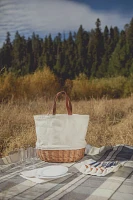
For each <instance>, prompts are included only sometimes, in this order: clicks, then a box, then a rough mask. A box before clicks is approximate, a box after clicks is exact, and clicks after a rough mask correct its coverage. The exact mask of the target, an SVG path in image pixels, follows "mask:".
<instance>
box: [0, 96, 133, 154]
mask: <svg viewBox="0 0 133 200" xmlns="http://www.w3.org/2000/svg"><path fill="white" fill-rule="evenodd" d="M72 105H73V113H78V114H89V115H90V122H89V126H88V132H87V135H86V140H87V143H89V144H91V145H94V146H97V147H100V146H103V145H115V144H128V145H133V97H130V98H127V99H119V100H107V99H106V98H104V99H101V100H95V99H91V100H90V101H79V102H72ZM51 106H52V101H49V102H46V101H44V99H43V98H40V99H37V100H35V101H23V102H9V103H7V104H4V103H1V104H0V151H1V153H2V155H3V156H4V155H7V154H8V153H9V152H10V151H12V150H13V149H15V148H17V147H21V146H27V145H29V144H30V145H34V144H35V141H36V135H35V125H34V119H33V115H35V114H44V113H47V111H48V110H49V108H50V107H51ZM57 107H58V108H57V111H58V113H66V110H65V103H64V101H60V102H58V104H57Z"/></svg>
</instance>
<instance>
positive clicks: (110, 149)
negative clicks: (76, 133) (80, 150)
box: [76, 145, 133, 176]
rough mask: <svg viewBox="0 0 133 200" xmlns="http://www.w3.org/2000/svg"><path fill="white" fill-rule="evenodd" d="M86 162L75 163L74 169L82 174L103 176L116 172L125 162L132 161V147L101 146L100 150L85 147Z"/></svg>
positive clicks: (88, 146)
mask: <svg viewBox="0 0 133 200" xmlns="http://www.w3.org/2000/svg"><path fill="white" fill-rule="evenodd" d="M85 154H86V155H88V160H85V161H83V162H81V163H77V165H76V168H77V169H78V170H79V171H80V172H82V173H83V174H90V175H96V176H105V175H107V174H109V173H111V172H116V171H117V170H118V169H119V167H120V166H123V165H124V164H125V162H127V161H133V147H131V146H128V145H116V146H102V147H101V148H97V147H92V146H90V145H87V146H86V150H85Z"/></svg>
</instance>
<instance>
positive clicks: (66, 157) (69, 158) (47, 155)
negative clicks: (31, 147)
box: [37, 148, 85, 163]
mask: <svg viewBox="0 0 133 200" xmlns="http://www.w3.org/2000/svg"><path fill="white" fill-rule="evenodd" d="M84 153H85V148H82V149H76V150H41V149H37V155H38V157H39V158H40V159H41V160H44V161H46V162H55V163H69V162H75V161H78V160H81V159H82V158H83V157H84Z"/></svg>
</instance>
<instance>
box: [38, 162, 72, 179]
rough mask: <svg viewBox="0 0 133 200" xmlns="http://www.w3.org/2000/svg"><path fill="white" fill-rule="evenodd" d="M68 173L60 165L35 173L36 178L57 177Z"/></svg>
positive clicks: (66, 169) (65, 168) (44, 168)
mask: <svg viewBox="0 0 133 200" xmlns="http://www.w3.org/2000/svg"><path fill="white" fill-rule="evenodd" d="M67 172H68V168H67V167H64V166H61V165H52V166H48V167H43V168H41V169H39V170H37V171H36V176H41V177H48V178H50V177H57V176H61V175H63V174H66V173H67Z"/></svg>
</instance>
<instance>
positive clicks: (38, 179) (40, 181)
mask: <svg viewBox="0 0 133 200" xmlns="http://www.w3.org/2000/svg"><path fill="white" fill-rule="evenodd" d="M20 176H21V177H22V178H25V179H27V180H30V181H32V182H34V183H46V182H48V181H50V180H52V179H49V180H47V179H40V178H35V177H32V178H30V177H26V176H24V175H22V174H21V175H20Z"/></svg>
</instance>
